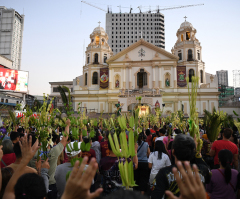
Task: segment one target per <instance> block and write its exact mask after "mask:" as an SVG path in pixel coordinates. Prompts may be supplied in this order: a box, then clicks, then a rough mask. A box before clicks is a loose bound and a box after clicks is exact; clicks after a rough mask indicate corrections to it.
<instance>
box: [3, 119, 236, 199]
mask: <svg viewBox="0 0 240 199" xmlns="http://www.w3.org/2000/svg"><path fill="white" fill-rule="evenodd" d="M66 124H67V126H66V127H65V128H64V129H62V128H58V129H56V131H55V132H53V133H52V136H51V137H49V139H51V142H52V143H53V145H52V146H51V145H49V146H48V153H47V154H46V156H47V158H43V157H44V155H43V153H41V154H39V147H40V145H41V140H38V138H37V137H36V134H35V131H36V130H35V129H34V128H31V129H30V130H27V131H26V130H25V129H23V128H22V127H16V131H12V132H10V133H9V134H7V135H6V136H5V137H4V139H3V141H2V145H1V147H0V159H1V173H0V189H1V191H0V198H4V199H11V198H21V199H22V198H27V199H33V198H34V199H35V198H36V199H38V198H39V199H43V198H49V199H60V198H62V199H68V198H69V199H73V198H116V199H117V198H138V199H142V198H151V199H157V198H158V199H162V198H171V199H176V198H189V199H190V198H191V199H192V198H196V199H206V198H211V199H234V198H240V175H239V172H238V171H239V164H238V162H239V140H238V133H239V132H238V131H237V129H233V130H232V129H230V128H225V129H222V130H221V132H220V133H219V137H218V140H216V141H214V142H213V143H211V142H210V141H209V140H208V137H207V134H206V132H205V131H204V128H202V127H200V138H201V139H202V140H203V146H202V149H201V151H197V150H196V149H197V141H196V138H192V137H191V136H190V135H189V134H188V133H187V132H182V131H181V130H179V129H173V130H171V131H169V129H168V127H167V126H164V127H163V128H160V129H159V128H158V127H156V126H154V127H150V128H148V129H145V130H143V131H142V132H141V133H139V135H138V139H137V142H136V143H135V154H136V155H135V156H134V157H129V159H125V158H119V157H117V156H116V154H114V153H113V150H112V148H111V144H110V142H109V140H108V137H109V135H112V134H113V133H114V132H113V131H108V130H107V129H102V128H101V127H100V126H98V127H96V128H95V136H94V137H92V138H89V137H81V136H80V137H79V140H78V149H79V150H73V151H71V152H69V150H67V148H68V147H67V145H68V146H69V147H70V148H74V146H73V145H74V144H73V143H74V141H76V140H74V139H73V137H72V136H71V127H70V126H71V125H70V120H67V121H66ZM63 132H65V133H63ZM128 136H129V132H128V131H127V130H126V137H127V140H128ZM83 140H84V143H86V144H87V143H90V144H91V148H90V150H89V151H81V149H80V148H81V142H82V141H83ZM80 157H81V158H83V159H82V161H81V162H79V161H78V160H77V161H76V162H75V165H74V166H73V165H72V160H73V159H74V158H80ZM131 159H132V162H133V168H134V180H135V183H136V184H137V185H138V186H135V187H133V188H130V189H127V188H126V187H124V186H122V180H121V175H120V171H119V167H118V163H119V161H121V162H123V163H125V162H126V161H128V162H130V161H131Z"/></svg>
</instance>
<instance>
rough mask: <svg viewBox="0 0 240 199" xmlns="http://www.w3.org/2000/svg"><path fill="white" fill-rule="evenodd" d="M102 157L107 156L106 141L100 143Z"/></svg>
mask: <svg viewBox="0 0 240 199" xmlns="http://www.w3.org/2000/svg"><path fill="white" fill-rule="evenodd" d="M100 146H101V154H102V158H104V157H106V156H109V149H108V141H104V142H101V143H100Z"/></svg>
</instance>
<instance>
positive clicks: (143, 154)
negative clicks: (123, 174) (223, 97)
mask: <svg viewBox="0 0 240 199" xmlns="http://www.w3.org/2000/svg"><path fill="white" fill-rule="evenodd" d="M140 147H141V148H140ZM147 151H148V143H147V142H143V141H142V143H141V144H140V146H138V152H137V156H138V162H148V158H147Z"/></svg>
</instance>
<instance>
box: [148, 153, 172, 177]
mask: <svg viewBox="0 0 240 199" xmlns="http://www.w3.org/2000/svg"><path fill="white" fill-rule="evenodd" d="M148 162H149V163H152V170H151V174H157V173H158V171H159V170H160V169H161V168H163V167H167V166H170V165H171V162H170V159H169V157H168V155H166V154H165V153H162V159H161V160H159V159H158V151H155V152H152V153H151V154H150V156H149V158H148Z"/></svg>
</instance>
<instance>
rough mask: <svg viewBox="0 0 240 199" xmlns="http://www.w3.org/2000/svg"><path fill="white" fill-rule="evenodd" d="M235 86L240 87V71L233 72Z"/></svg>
mask: <svg viewBox="0 0 240 199" xmlns="http://www.w3.org/2000/svg"><path fill="white" fill-rule="evenodd" d="M233 86H234V87H240V70H233Z"/></svg>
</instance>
